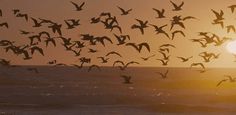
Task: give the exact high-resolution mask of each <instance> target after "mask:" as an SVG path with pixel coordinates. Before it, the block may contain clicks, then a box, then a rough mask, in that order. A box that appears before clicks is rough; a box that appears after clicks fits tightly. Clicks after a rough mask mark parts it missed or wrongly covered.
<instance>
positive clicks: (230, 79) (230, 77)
mask: <svg viewBox="0 0 236 115" xmlns="http://www.w3.org/2000/svg"><path fill="white" fill-rule="evenodd" d="M225 77H227V78H228V79H223V80H221V81H219V82H218V83H217V85H216V86H217V87H218V86H220V85H221V84H222V83H223V82H226V81H229V82H231V83H233V82H236V78H235V77H232V76H230V75H225Z"/></svg>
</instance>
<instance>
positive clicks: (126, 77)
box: [120, 75, 132, 84]
mask: <svg viewBox="0 0 236 115" xmlns="http://www.w3.org/2000/svg"><path fill="white" fill-rule="evenodd" d="M120 77H121V78H123V79H124V82H123V83H124V84H132V82H131V78H132V77H131V76H127V75H121V76H120Z"/></svg>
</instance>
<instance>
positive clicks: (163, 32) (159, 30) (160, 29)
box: [150, 24, 170, 38]
mask: <svg viewBox="0 0 236 115" xmlns="http://www.w3.org/2000/svg"><path fill="white" fill-rule="evenodd" d="M150 25H151V26H153V27H154V28H155V31H156V34H164V35H165V36H166V37H168V38H170V37H169V35H168V34H167V33H166V31H164V30H163V28H164V27H166V26H167V24H165V25H162V26H160V27H158V26H156V25H154V24H150Z"/></svg>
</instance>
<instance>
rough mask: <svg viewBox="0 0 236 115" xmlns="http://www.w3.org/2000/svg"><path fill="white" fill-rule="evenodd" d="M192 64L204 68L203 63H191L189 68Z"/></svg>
mask: <svg viewBox="0 0 236 115" xmlns="http://www.w3.org/2000/svg"><path fill="white" fill-rule="evenodd" d="M193 66H200V67H201V68H202V69H205V66H204V64H203V63H192V64H191V66H190V68H192V67H193Z"/></svg>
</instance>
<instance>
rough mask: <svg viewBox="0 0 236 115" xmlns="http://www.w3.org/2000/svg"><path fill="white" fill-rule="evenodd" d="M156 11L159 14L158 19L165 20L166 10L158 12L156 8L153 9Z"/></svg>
mask: <svg viewBox="0 0 236 115" xmlns="http://www.w3.org/2000/svg"><path fill="white" fill-rule="evenodd" d="M152 9H153V10H154V11H156V13H157V14H158V17H156V18H165V16H164V13H165V9H161V10H158V9H156V8H152Z"/></svg>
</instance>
